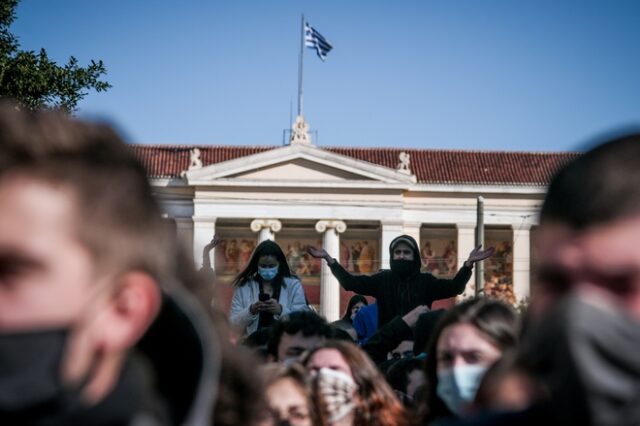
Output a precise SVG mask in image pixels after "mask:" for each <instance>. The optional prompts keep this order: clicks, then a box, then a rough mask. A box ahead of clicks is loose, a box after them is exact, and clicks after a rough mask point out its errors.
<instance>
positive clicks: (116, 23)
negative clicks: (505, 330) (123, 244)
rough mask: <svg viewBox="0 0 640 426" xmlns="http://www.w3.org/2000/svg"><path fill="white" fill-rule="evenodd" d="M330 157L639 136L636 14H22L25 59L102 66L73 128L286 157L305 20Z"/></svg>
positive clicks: (264, 8)
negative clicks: (317, 39) (101, 86)
mask: <svg viewBox="0 0 640 426" xmlns="http://www.w3.org/2000/svg"><path fill="white" fill-rule="evenodd" d="M301 13H304V14H305V17H306V18H307V20H308V21H309V22H310V23H311V25H313V26H314V27H315V28H316V29H317V30H318V31H320V33H322V34H323V35H324V36H325V37H326V38H327V39H329V41H331V43H332V44H333V45H334V50H333V51H332V52H331V53H329V55H328V58H327V60H326V62H321V61H320V60H319V59H318V58H317V57H316V56H315V53H314V52H313V51H312V50H308V49H307V50H306V51H305V74H304V112H305V117H306V119H307V121H308V122H309V123H310V126H311V128H312V129H314V130H317V132H318V140H317V142H318V144H319V145H321V146H378V147H385V146H392V147H409V148H445V149H473V150H525V151H562V150H576V149H580V148H581V147H582V146H583V144H584V142H585V141H587V140H590V139H591V138H593V137H594V136H596V135H598V134H602V133H606V132H612V131H616V129H620V128H621V127H625V128H628V127H635V128H638V127H640V2H638V1H631V0H616V1H604V0H602V1H590V0H582V1H573V0H571V1H569V0H567V1H558V0H555V1H551V0H536V1H533V0H531V1H511V0H486V1H479V0H477V1H476V0H474V1H472V0H469V1H457V0H446V1H445V0H442V1H428V0H415V1H408V0H398V1H391V0H387V1H376V0H367V1H345V0H325V1H322V2H317V1H314V2H312V1H293V0H290V1H279V0H272V1H247V0H215V1H212V0H190V1H184V2H176V1H168V0H156V1H153V2H150V1H142V0H109V1H86V0H59V1H47V0H22V1H21V3H20V4H19V6H18V10H17V14H18V16H17V20H16V22H15V23H14V25H13V27H12V30H13V32H14V33H15V34H16V35H17V36H18V37H19V40H20V43H21V47H22V48H23V49H29V50H37V49H39V48H41V47H44V48H45V49H46V50H47V52H48V53H49V55H50V56H51V57H52V58H53V59H55V60H57V61H58V62H65V61H66V60H67V59H68V57H69V56H70V55H74V56H75V57H76V58H78V59H79V60H80V63H81V64H87V63H88V62H89V60H90V59H102V60H103V61H104V62H105V64H106V66H107V69H108V75H107V77H106V79H107V80H108V81H109V82H110V83H111V84H112V85H113V88H112V89H111V90H109V91H108V92H106V93H99V94H96V93H90V94H89V95H88V96H87V97H86V98H85V100H83V101H82V103H81V104H80V110H79V115H80V116H82V117H90V118H92V119H95V118H97V119H101V120H108V121H110V122H112V123H114V124H116V125H117V126H118V127H119V129H120V130H121V132H122V133H123V134H124V135H125V137H126V138H127V139H128V140H129V141H131V142H135V143H159V144H199V145H209V144H223V145H279V144H281V143H282V132H283V130H284V129H285V128H289V127H290V124H291V123H290V117H291V109H292V108H293V111H294V113H295V109H296V99H297V73H298V51H299V46H300V15H301Z"/></svg>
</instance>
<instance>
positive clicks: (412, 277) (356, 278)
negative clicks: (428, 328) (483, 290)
mask: <svg viewBox="0 0 640 426" xmlns="http://www.w3.org/2000/svg"><path fill="white" fill-rule="evenodd" d="M308 252H309V254H311V256H313V257H316V258H322V259H324V260H326V261H327V264H328V265H329V268H331V272H332V273H333V275H334V276H335V277H336V278H337V279H338V281H339V282H340V285H341V286H342V287H343V288H344V289H345V290H349V291H354V292H356V293H358V294H364V295H367V296H373V297H375V298H376V299H377V301H378V327H381V326H383V325H384V324H386V323H387V322H389V321H391V319H392V318H394V317H395V316H398V315H405V314H406V313H408V312H409V311H411V310H412V309H413V308H415V307H417V306H419V305H426V306H427V307H429V308H431V304H432V303H433V302H434V301H435V300H439V299H446V298H449V297H453V296H455V295H457V294H461V293H462V292H463V291H464V288H465V286H466V284H467V282H468V281H469V278H471V269H472V268H473V264H474V263H475V262H478V261H480V260H483V259H486V258H488V257H489V256H491V255H492V254H493V252H494V248H493V247H490V248H488V249H487V250H481V247H480V246H478V247H476V248H475V249H473V251H472V252H471V254H470V255H469V258H468V259H467V260H466V261H465V262H464V265H463V266H462V268H460V270H459V271H458V273H457V274H456V276H455V277H453V279H441V278H436V277H434V276H433V275H431V274H430V273H427V272H420V266H421V260H420V259H421V257H420V249H419V248H418V244H417V243H416V240H414V239H413V238H412V237H410V236H408V235H401V236H399V237H396V238H395V239H394V240H393V241H391V244H390V245H389V253H390V256H391V270H388V269H383V270H380V271H378V272H377V273H375V274H373V275H352V274H350V273H349V272H348V271H347V270H346V269H344V268H343V267H342V265H340V263H338V262H337V261H336V260H335V259H334V258H333V257H331V256H329V253H327V252H326V250H324V249H316V248H315V247H309V248H308Z"/></svg>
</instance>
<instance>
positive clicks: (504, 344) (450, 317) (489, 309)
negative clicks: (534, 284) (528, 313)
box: [422, 297, 520, 423]
mask: <svg viewBox="0 0 640 426" xmlns="http://www.w3.org/2000/svg"><path fill="white" fill-rule="evenodd" d="M461 323H464V324H470V325H472V326H474V327H475V328H476V329H477V330H478V331H480V332H481V333H482V334H483V335H484V336H486V337H487V339H488V340H490V341H491V342H492V343H493V344H494V345H496V346H497V347H498V348H499V349H500V350H501V351H502V352H503V353H504V352H506V351H508V350H510V349H514V348H515V347H516V345H517V344H518V335H519V333H520V318H519V317H518V314H517V313H516V311H515V310H514V309H513V308H512V307H511V306H509V305H507V304H506V303H504V302H501V301H499V300H496V299H487V298H484V297H483V298H474V299H469V300H465V301H464V302H462V303H460V304H458V305H456V306H454V307H453V308H451V310H450V311H449V312H447V313H446V314H445V315H444V316H443V317H442V318H441V319H440V321H439V322H438V325H437V326H436V329H435V331H434V333H433V335H432V336H431V340H430V341H429V344H428V346H427V354H428V355H427V362H426V366H425V370H426V376H427V383H429V388H428V389H429V390H428V395H427V406H426V407H422V408H423V412H422V415H423V416H424V417H425V419H424V420H425V423H429V422H430V421H431V420H433V419H434V418H436V417H440V416H446V415H450V414H451V412H450V411H449V409H448V408H447V407H446V405H445V404H444V402H442V400H441V399H440V398H439V397H438V396H437V394H436V388H437V386H438V357H437V350H436V349H437V347H438V340H439V339H440V335H441V334H442V331H443V330H444V329H445V328H447V327H449V326H451V325H454V324H461Z"/></svg>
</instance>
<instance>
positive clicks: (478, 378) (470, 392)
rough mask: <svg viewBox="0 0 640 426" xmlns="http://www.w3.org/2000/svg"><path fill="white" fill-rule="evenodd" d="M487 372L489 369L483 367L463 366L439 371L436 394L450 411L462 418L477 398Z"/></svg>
mask: <svg viewBox="0 0 640 426" xmlns="http://www.w3.org/2000/svg"><path fill="white" fill-rule="evenodd" d="M486 372H487V367H485V366H483V365H463V366H460V367H454V368H452V369H447V370H443V371H439V372H438V387H437V389H436V392H437V394H438V396H439V397H440V399H442V400H443V401H444V403H445V404H446V405H447V407H448V408H449V410H451V412H452V413H454V414H455V415H456V416H458V417H461V416H463V415H464V414H465V410H467V409H468V407H469V405H471V402H473V399H474V398H475V397H476V392H477V391H478V387H480V382H482V378H483V377H484V374H485V373H486Z"/></svg>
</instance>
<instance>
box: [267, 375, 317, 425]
mask: <svg viewBox="0 0 640 426" xmlns="http://www.w3.org/2000/svg"><path fill="white" fill-rule="evenodd" d="M261 373H262V374H261V376H262V379H263V382H264V383H267V385H266V388H268V387H269V386H270V385H272V384H274V383H276V382H277V381H279V380H283V379H291V380H293V382H294V383H295V384H296V386H297V387H298V388H299V389H300V390H301V391H302V393H304V395H305V397H306V399H307V407H308V408H309V415H310V416H311V423H312V424H313V425H315V426H325V425H326V424H327V422H326V420H325V418H324V416H323V415H322V412H321V410H320V407H319V404H318V400H317V399H316V398H312V396H311V395H312V390H311V382H310V380H309V373H308V372H307V371H306V370H305V369H304V367H303V366H302V365H300V364H295V363H294V364H290V365H282V364H267V365H265V366H263V367H261Z"/></svg>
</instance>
